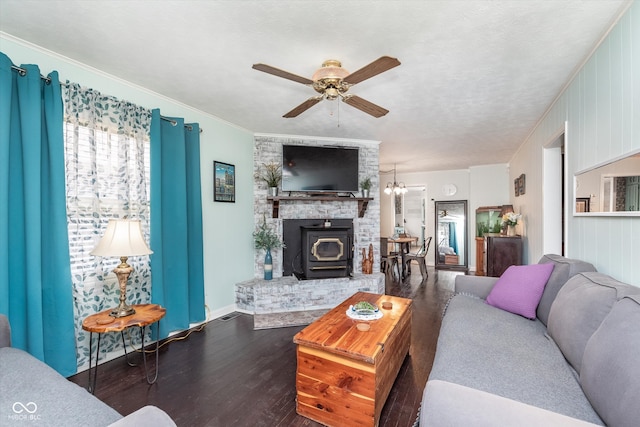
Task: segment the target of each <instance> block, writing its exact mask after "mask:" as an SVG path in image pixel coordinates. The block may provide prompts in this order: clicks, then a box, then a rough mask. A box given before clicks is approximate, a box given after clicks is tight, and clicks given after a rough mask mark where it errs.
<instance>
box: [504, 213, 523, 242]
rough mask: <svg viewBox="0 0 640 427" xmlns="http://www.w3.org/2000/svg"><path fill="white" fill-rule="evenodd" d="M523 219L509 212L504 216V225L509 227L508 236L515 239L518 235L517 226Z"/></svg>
mask: <svg viewBox="0 0 640 427" xmlns="http://www.w3.org/2000/svg"><path fill="white" fill-rule="evenodd" d="M521 217H522V215H520V214H517V213H515V212H507V213H506V214H504V215H502V225H506V226H507V236H510V237H513V236H515V235H516V225H518V220H519V219H520V218H521Z"/></svg>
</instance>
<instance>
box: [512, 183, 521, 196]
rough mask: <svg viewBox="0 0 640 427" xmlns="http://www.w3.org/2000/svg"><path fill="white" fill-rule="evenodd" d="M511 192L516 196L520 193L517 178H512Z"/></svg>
mask: <svg viewBox="0 0 640 427" xmlns="http://www.w3.org/2000/svg"><path fill="white" fill-rule="evenodd" d="M513 193H514V194H515V196H516V197H518V196H519V195H520V182H519V179H518V178H516V179H514V180H513Z"/></svg>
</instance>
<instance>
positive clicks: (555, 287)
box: [537, 254, 596, 325]
mask: <svg viewBox="0 0 640 427" xmlns="http://www.w3.org/2000/svg"><path fill="white" fill-rule="evenodd" d="M544 263H553V264H554V268H553V273H551V277H549V280H548V281H547V286H545V287H544V292H543V293H542V298H540V304H538V310H537V315H538V319H540V321H541V322H542V323H544V324H545V325H547V324H548V322H549V311H550V310H551V304H553V300H554V299H556V295H557V294H558V291H559V290H560V288H562V286H563V285H564V284H565V283H567V280H569V279H570V278H571V277H573V276H575V275H576V274H578V273H581V272H583V271H596V268H595V267H594V266H593V265H592V264H589V263H588V262H584V261H581V260H578V259H570V258H565V257H563V256H560V255H554V254H548V255H544V256H543V257H542V258H540V261H538V264H544Z"/></svg>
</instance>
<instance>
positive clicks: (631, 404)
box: [580, 289, 640, 426]
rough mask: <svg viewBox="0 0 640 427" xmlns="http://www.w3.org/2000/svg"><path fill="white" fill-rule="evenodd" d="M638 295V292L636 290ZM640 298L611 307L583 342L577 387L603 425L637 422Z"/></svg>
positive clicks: (634, 297) (621, 424)
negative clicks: (584, 395) (598, 325)
mask: <svg viewBox="0 0 640 427" xmlns="http://www.w3.org/2000/svg"><path fill="white" fill-rule="evenodd" d="M638 291H639V292H640V289H638ZM638 325H640V296H638V295H636V296H631V297H626V298H623V299H621V300H620V301H618V302H617V303H615V304H614V306H613V308H612V309H611V313H609V315H608V316H607V317H606V318H605V319H604V321H603V322H602V324H601V325H600V327H599V328H598V330H597V331H596V332H594V334H593V336H592V337H591V338H590V339H589V342H587V346H586V348H585V350H584V357H583V358H582V369H581V371H580V383H581V384H582V388H583V389H584V392H585V394H586V395H587V397H588V398H589V400H590V401H591V404H592V405H593V407H594V408H595V410H596V411H597V412H598V414H600V417H601V418H602V419H603V421H604V422H605V423H606V424H607V425H611V426H637V425H638V420H640V404H639V402H640V381H638V379H639V378H640V357H639V355H640V327H639V326H638Z"/></svg>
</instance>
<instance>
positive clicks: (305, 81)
mask: <svg viewBox="0 0 640 427" xmlns="http://www.w3.org/2000/svg"><path fill="white" fill-rule="evenodd" d="M251 68H253V69H254V70H258V71H262V72H264V73H268V74H273V75H274V76H277V77H282V78H283V79H287V80H293V81H294V82H298V83H302V84H303V85H312V84H313V80H311V79H308V78H306V77H302V76H299V75H297V74H293V73H290V72H288V71H284V70H281V69H279V68H276V67H272V66H271V65H267V64H253V67H251Z"/></svg>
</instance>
